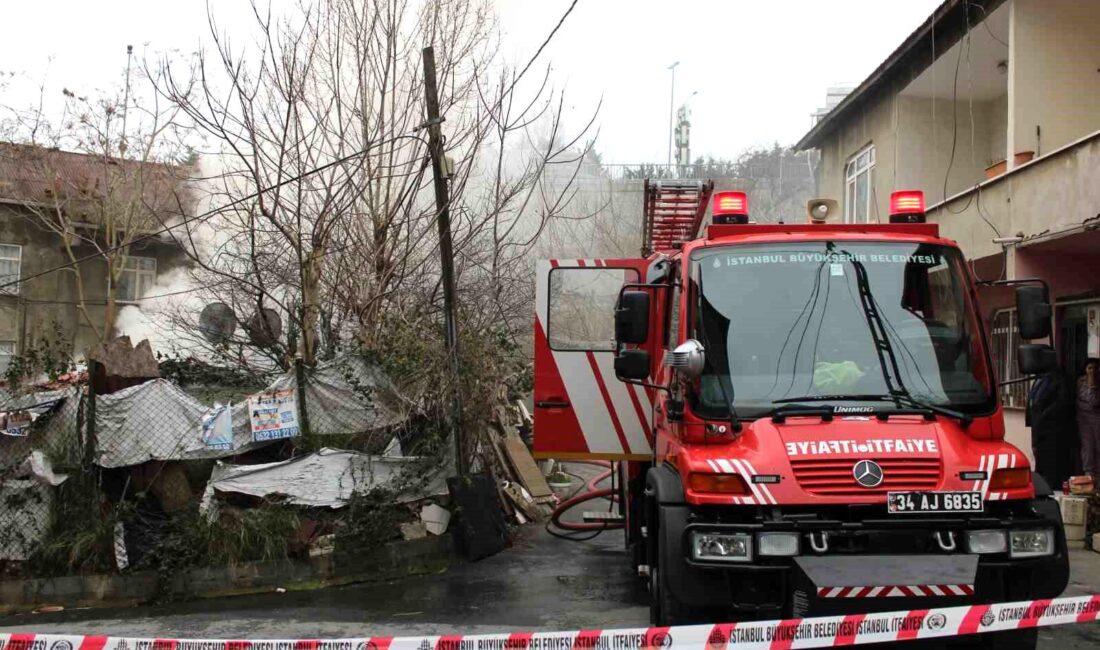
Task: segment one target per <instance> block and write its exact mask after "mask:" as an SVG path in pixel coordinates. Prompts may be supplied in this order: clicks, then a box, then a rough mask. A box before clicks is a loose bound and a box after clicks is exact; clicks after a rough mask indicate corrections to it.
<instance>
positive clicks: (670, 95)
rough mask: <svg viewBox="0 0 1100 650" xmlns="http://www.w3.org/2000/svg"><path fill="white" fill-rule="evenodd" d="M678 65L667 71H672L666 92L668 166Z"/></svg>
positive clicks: (677, 62) (670, 162)
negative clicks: (670, 83) (669, 85)
mask: <svg viewBox="0 0 1100 650" xmlns="http://www.w3.org/2000/svg"><path fill="white" fill-rule="evenodd" d="M678 65H680V62H679V61H676V62H675V63H673V64H672V65H670V66H668V69H669V70H671V71H672V87H671V88H669V90H668V164H669V165H671V164H672V132H673V130H674V129H675V126H674V123H673V121H672V104H673V97H674V96H675V95H676V66H678Z"/></svg>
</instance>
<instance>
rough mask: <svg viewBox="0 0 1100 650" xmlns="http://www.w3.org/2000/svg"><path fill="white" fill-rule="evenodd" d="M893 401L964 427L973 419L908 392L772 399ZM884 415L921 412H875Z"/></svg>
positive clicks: (788, 401)
mask: <svg viewBox="0 0 1100 650" xmlns="http://www.w3.org/2000/svg"><path fill="white" fill-rule="evenodd" d="M839 401H849V402H894V403H905V404H907V405H909V406H910V407H913V408H915V409H917V410H918V411H927V412H928V413H935V414H938V415H942V416H944V417H949V418H951V419H953V420H958V422H959V424H961V425H962V426H963V428H964V429H965V428H966V427H968V426H970V423H971V422H973V421H974V418H972V417H970V416H969V415H967V414H966V413H960V412H959V411H956V410H954V409H949V408H944V407H942V406H937V405H935V404H928V403H927V402H922V401H920V400H918V399H916V398H915V397H913V396H911V395H909V394H908V393H895V394H893V395H807V396H805V397H784V398H782V399H777V400H772V403H773V404H790V403H792V402H839ZM880 413H881V414H886V415H903V414H909V413H911V414H913V415H920V414H921V413H919V412H918V413H914V412H913V411H912V410H906V409H894V410H893V411H889V410H887V411H883V410H876V411H875V414H876V415H878V414H880Z"/></svg>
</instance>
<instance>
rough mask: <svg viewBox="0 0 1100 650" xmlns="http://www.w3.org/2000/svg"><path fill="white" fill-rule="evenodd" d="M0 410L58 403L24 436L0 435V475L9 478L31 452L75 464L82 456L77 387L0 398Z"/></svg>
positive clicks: (3, 395)
mask: <svg viewBox="0 0 1100 650" xmlns="http://www.w3.org/2000/svg"><path fill="white" fill-rule="evenodd" d="M0 398H2V399H0V411H14V410H19V409H26V408H29V407H32V406H34V405H35V404H43V403H48V402H53V401H55V400H56V401H58V404H57V405H56V406H55V407H54V408H52V409H50V412H48V413H45V414H43V415H42V416H41V417H39V418H37V419H36V420H35V421H34V424H33V425H32V426H31V427H30V429H29V431H28V435H26V436H0V474H3V475H5V476H9V475H11V473H12V471H14V470H17V469H18V466H19V465H20V463H22V462H23V461H24V460H25V459H26V458H27V456H28V455H29V454H30V453H31V451H32V450H35V449H39V450H43V451H45V452H47V453H48V454H49V456H51V457H52V458H53V459H55V460H56V461H58V462H62V463H67V464H68V463H76V462H79V460H80V457H81V446H80V437H79V435H78V431H77V428H78V422H77V414H78V413H79V411H80V388H77V387H70V388H62V389H60V390H46V391H36V392H32V393H28V394H25V395H19V396H15V397H13V396H11V395H10V394H7V393H3V394H2V395H0Z"/></svg>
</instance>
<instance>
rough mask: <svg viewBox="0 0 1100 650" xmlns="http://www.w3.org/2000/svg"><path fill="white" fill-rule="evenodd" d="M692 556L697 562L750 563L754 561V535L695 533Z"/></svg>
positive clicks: (692, 542)
mask: <svg viewBox="0 0 1100 650" xmlns="http://www.w3.org/2000/svg"><path fill="white" fill-rule="evenodd" d="M691 555H692V557H693V558H694V559H696V560H710V561H718V562H748V561H750V560H752V535H748V534H745V533H701V532H693V533H692V534H691Z"/></svg>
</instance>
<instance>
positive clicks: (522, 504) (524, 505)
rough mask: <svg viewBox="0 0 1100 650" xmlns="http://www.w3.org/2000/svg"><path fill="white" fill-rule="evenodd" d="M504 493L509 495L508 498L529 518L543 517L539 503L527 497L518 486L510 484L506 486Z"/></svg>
mask: <svg viewBox="0 0 1100 650" xmlns="http://www.w3.org/2000/svg"><path fill="white" fill-rule="evenodd" d="M504 493H505V494H507V495H508V499H509V500H510V501H511V502H512V504H513V505H515V507H516V509H517V510H519V511H521V512H523V514H525V515H527V517H528V518H529V519H540V518H541V515H542V513H540V512H539V507H538V505H537V504H535V503H532V502H530V501H528V500H527V499H525V498H524V497H523V493H522V492H520V490H519V488H518V487H516V486H515V485H509V486H508V487H506V488H504Z"/></svg>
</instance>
